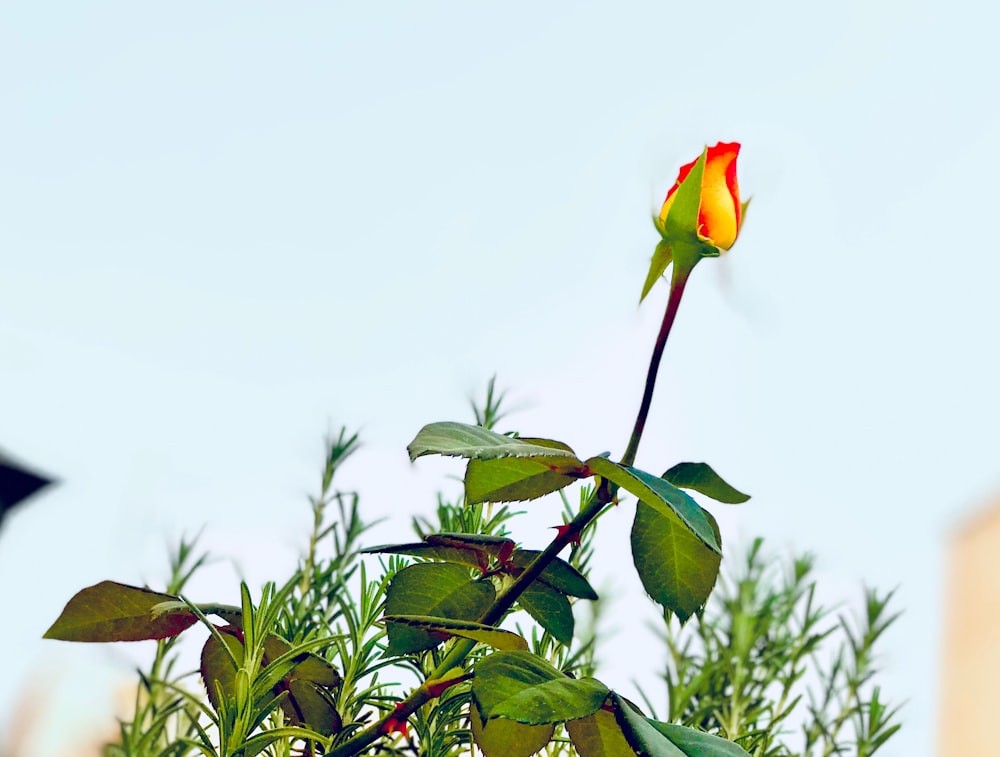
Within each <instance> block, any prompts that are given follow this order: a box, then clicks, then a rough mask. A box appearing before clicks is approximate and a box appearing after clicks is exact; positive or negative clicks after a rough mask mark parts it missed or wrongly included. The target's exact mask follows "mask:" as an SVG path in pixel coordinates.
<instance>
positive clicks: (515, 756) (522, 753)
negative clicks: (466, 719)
mask: <svg viewBox="0 0 1000 757" xmlns="http://www.w3.org/2000/svg"><path fill="white" fill-rule="evenodd" d="M469 715H470V717H471V720H472V738H474V739H475V740H476V744H477V745H478V746H479V748H480V749H481V750H482V752H483V754H485V755H486V757H531V755H533V754H534V753H535V752H537V751H539V750H541V749H543V748H544V747H545V745H546V744H548V743H549V742H550V741H551V740H552V735H553V734H554V733H555V730H556V727H555V724H554V723H549V724H547V725H525V724H524V723H518V722H517V721H516V720H508V719H507V718H493V719H492V720H487V721H486V723H485V724H484V723H483V718H482V716H481V715H480V714H479V710H478V709H477V708H476V707H470V708H469Z"/></svg>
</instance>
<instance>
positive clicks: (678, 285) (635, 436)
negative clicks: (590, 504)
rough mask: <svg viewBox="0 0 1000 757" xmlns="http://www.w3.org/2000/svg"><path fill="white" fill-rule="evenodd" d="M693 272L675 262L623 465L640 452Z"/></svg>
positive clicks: (629, 463)
mask: <svg viewBox="0 0 1000 757" xmlns="http://www.w3.org/2000/svg"><path fill="white" fill-rule="evenodd" d="M693 270H694V265H679V264H678V262H677V261H674V272H673V276H672V278H671V279H670V299H669V300H667V309H666V311H665V312H664V313H663V323H662V324H661V325H660V333H659V334H658V335H657V337H656V344H655V345H654V346H653V354H652V356H651V357H650V359H649V370H648V371H647V372H646V387H645V389H643V392H642V402H641V403H640V405H639V412H638V413H637V414H636V416H635V426H634V427H633V428H632V437H631V438H630V439H629V440H628V449H626V450H625V454H624V455H622V459H621V464H622V465H631V464H632V463H634V462H635V455H636V452H638V451H639V440H640V439H641V438H642V432H643V429H645V428H646V417H647V416H648V415H649V407H650V405H651V404H652V403H653V387H654V386H656V373H657V371H659V369H660V359H661V358H662V357H663V349H664V348H665V347H666V346H667V337H669V336H670V329H671V328H673V325H674V318H676V317H677V308H678V307H680V304H681V297H683V296H684V287H685V286H686V285H687V280H688V277H689V276H690V275H691V271H693Z"/></svg>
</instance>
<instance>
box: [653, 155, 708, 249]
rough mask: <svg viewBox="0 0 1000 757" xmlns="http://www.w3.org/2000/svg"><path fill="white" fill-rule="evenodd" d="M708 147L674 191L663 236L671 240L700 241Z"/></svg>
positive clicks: (664, 222)
mask: <svg viewBox="0 0 1000 757" xmlns="http://www.w3.org/2000/svg"><path fill="white" fill-rule="evenodd" d="M707 159H708V149H707V148H706V149H704V150H702V152H701V155H700V156H699V157H698V160H697V161H695V164H694V165H693V166H691V171H690V172H689V173H688V175H687V176H686V177H685V178H684V181H682V182H681V185H680V186H679V187H677V191H676V192H674V202H673V204H672V205H671V206H670V212H669V213H667V217H666V218H665V219H664V220H663V236H664V238H665V239H671V240H687V241H694V242H696V241H698V215H699V211H700V210H701V183H702V179H703V177H704V175H705V161H706V160H707Z"/></svg>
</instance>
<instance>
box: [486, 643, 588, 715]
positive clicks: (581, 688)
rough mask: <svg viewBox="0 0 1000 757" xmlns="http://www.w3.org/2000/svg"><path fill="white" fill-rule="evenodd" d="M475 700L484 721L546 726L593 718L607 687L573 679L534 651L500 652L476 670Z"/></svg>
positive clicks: (487, 659) (488, 658)
mask: <svg viewBox="0 0 1000 757" xmlns="http://www.w3.org/2000/svg"><path fill="white" fill-rule="evenodd" d="M472 695H473V698H474V699H475V702H476V706H477V707H478V708H479V714H480V715H481V716H482V717H483V718H484V719H485V720H489V719H490V718H494V717H504V718H509V719H510V720H516V721H517V722H519V723H527V724H529V725H542V724H545V723H559V722H561V721H564V720H574V719H576V718H584V717H587V716H588V715H592V714H593V713H595V712H596V711H597V710H598V708H600V706H601V704H602V703H603V702H604V699H605V697H607V695H608V688H607V687H606V686H605V685H604V684H603V683H601V682H600V681H598V680H596V679H594V678H570V677H569V676H567V675H564V674H563V673H560V672H559V671H558V670H556V669H555V668H553V667H552V666H551V665H549V663H547V662H546V661H545V660H543V659H542V658H541V657H538V656H537V655H533V654H531V653H530V652H496V653H495V654H491V655H490V656H489V657H486V658H484V659H483V660H481V661H480V662H479V664H478V665H477V666H476V676H475V678H473V679H472Z"/></svg>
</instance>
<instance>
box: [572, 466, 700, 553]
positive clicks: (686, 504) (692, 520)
mask: <svg viewBox="0 0 1000 757" xmlns="http://www.w3.org/2000/svg"><path fill="white" fill-rule="evenodd" d="M587 466H588V467H589V468H590V469H591V470H592V471H594V473H596V474H597V475H598V476H603V477H604V478H606V479H608V480H609V481H611V482H612V483H613V484H617V485H618V486H620V487H621V488H622V489H624V490H625V491H627V492H629V493H631V494H634V495H635V496H636V497H638V498H639V499H640V500H642V501H643V502H645V503H646V504H647V505H649V506H651V507H653V508H655V509H656V510H658V511H660V512H661V513H663V514H664V515H665V516H667V517H668V518H677V519H679V520H680V522H681V523H683V524H684V525H685V526H687V528H689V529H691V531H692V533H694V534H695V535H696V536H697V537H698V538H699V539H701V540H702V542H704V544H705V545H706V546H707V547H708V548H709V549H711V550H712V551H714V552H720V548H719V543H718V541H717V540H716V538H715V532H714V531H713V530H712V526H711V525H710V524H709V522H708V519H707V518H706V517H705V510H704V509H702V507H701V506H700V505H699V504H698V503H697V502H695V501H694V500H693V499H691V497H689V496H688V495H687V494H685V493H684V492H683V491H681V490H680V489H678V488H677V487H676V486H674V485H673V484H671V483H670V482H669V481H664V480H663V479H662V478H657V477H656V476H654V475H652V474H650V473H646V471H642V470H639V469H638V468H630V467H628V466H627V465H621V464H620V463H616V462H612V461H611V460H605V459H604V458H603V457H592V458H590V459H589V460H588V461H587Z"/></svg>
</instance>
